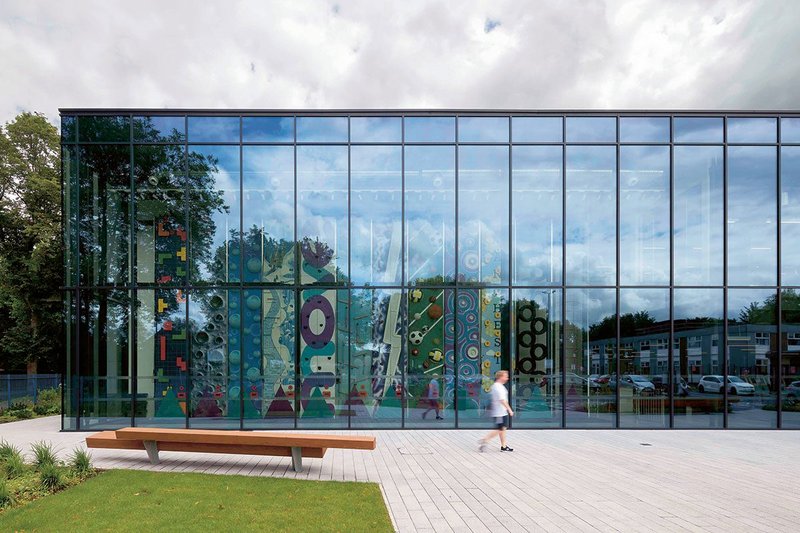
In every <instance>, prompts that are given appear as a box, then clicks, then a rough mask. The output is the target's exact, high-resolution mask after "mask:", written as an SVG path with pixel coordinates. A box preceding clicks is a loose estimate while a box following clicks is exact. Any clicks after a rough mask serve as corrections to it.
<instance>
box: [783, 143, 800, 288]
mask: <svg viewBox="0 0 800 533" xmlns="http://www.w3.org/2000/svg"><path fill="white" fill-rule="evenodd" d="M781 242H782V243H783V245H782V246H781V284H783V285H800V248H798V247H796V246H793V245H792V244H793V243H796V242H800V147H796V146H784V147H782V148H781Z"/></svg>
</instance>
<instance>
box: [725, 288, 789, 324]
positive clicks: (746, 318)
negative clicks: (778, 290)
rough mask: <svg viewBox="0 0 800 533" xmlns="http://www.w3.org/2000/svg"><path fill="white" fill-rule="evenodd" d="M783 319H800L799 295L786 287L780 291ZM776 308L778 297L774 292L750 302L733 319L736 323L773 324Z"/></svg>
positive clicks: (787, 320)
mask: <svg viewBox="0 0 800 533" xmlns="http://www.w3.org/2000/svg"><path fill="white" fill-rule="evenodd" d="M782 300H783V301H782V309H783V320H784V321H786V322H793V323H796V322H797V321H798V320H800V295H798V294H797V293H796V292H795V291H794V290H792V289H786V290H784V291H783V293H782ZM777 309H778V297H777V295H776V294H772V295H770V296H768V297H767V298H766V299H765V300H764V301H763V302H762V303H760V304H759V303H757V302H750V303H749V304H748V305H747V306H745V307H743V308H742V309H741V310H740V311H739V315H738V316H737V317H736V318H735V319H733V322H734V323H738V324H767V325H773V324H775V323H776V322H775V320H776V313H777Z"/></svg>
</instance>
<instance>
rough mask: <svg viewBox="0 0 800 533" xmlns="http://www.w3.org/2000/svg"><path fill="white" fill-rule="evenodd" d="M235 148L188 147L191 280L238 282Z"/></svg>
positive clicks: (237, 148) (237, 188)
mask: <svg viewBox="0 0 800 533" xmlns="http://www.w3.org/2000/svg"><path fill="white" fill-rule="evenodd" d="M239 178H240V176H239V147H238V146H190V147H189V198H188V201H189V206H190V209H189V224H190V227H189V239H190V240H189V251H190V254H191V258H192V263H191V265H192V279H194V280H195V281H198V282H206V283H225V282H227V281H239V279H240V277H239V265H240V261H239V253H240V250H239V245H240V243H239V238H240V235H241V231H240V221H239V213H240V208H239V200H240V196H239V187H240V183H239Z"/></svg>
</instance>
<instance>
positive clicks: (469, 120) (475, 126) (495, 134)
mask: <svg viewBox="0 0 800 533" xmlns="http://www.w3.org/2000/svg"><path fill="white" fill-rule="evenodd" d="M458 142H462V143H463V142H501V143H503V142H504V143H507V142H508V117H459V118H458Z"/></svg>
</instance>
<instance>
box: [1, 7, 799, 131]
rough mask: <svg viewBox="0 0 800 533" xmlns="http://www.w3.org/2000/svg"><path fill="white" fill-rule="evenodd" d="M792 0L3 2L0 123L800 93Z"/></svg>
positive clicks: (572, 105) (747, 100)
mask: <svg viewBox="0 0 800 533" xmlns="http://www.w3.org/2000/svg"><path fill="white" fill-rule="evenodd" d="M798 22H800V2H797V1H796V0H785V1H784V0H772V1H763V2H754V1H734V0H730V1H725V0H718V1H714V0H696V1H688V0H687V1H670V2H664V1H663V0H654V1H648V0H643V1H637V2H621V1H610V0H608V1H607V0H584V1H572V2H544V1H540V2H532V1H531V2H520V1H513V0H492V1H467V0H459V1H458V2H444V1H442V2H422V1H403V2H400V1H397V2H375V1H372V0H358V1H344V0H341V1H338V2H333V1H317V2H311V1H302V0H293V1H287V2H267V1H253V2H248V1H225V2H222V1H218V2H210V1H207V2H196V1H169V2H163V1H153V0H140V1H137V2H110V1H108V0H104V1H86V0H80V1H71V2H58V1H55V0H54V1H44V0H40V1H31V0H3V1H2V3H0V72H2V83H0V122H5V121H7V120H9V119H11V118H13V116H14V115H15V114H16V113H18V112H20V111H22V110H35V111H41V112H43V113H45V114H47V115H48V116H49V117H51V118H52V119H54V118H55V117H56V116H57V110H58V108H59V107H154V108H163V107H184V108H185V107H202V108H270V109H277V108H476V109H481V108H516V109H568V108H569V109H588V108H619V109H640V108H670V109H689V108H714V109H722V108H727V109H731V108H742V109H779V108H780V109H784V108H792V109H798V108H800V90H798V81H800V61H797V60H796V56H797V52H798V51H800V32H798V31H797V28H798Z"/></svg>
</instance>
